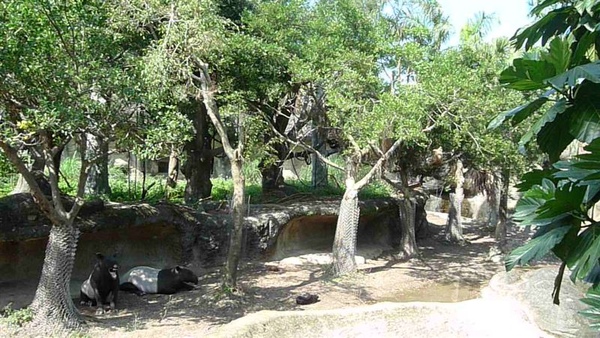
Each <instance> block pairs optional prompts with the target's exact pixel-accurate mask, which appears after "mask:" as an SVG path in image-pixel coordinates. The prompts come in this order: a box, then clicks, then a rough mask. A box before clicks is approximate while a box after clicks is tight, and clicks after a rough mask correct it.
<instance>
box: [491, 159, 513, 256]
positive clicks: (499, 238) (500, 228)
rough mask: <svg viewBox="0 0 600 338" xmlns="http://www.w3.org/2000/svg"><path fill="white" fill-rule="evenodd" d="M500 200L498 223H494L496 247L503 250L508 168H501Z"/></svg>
mask: <svg viewBox="0 0 600 338" xmlns="http://www.w3.org/2000/svg"><path fill="white" fill-rule="evenodd" d="M499 183H501V184H502V187H501V189H499V190H500V201H499V208H498V224H497V225H496V231H495V234H494V235H495V238H496V243H498V248H499V249H500V251H501V252H504V250H505V247H506V229H507V226H508V193H509V187H510V169H507V168H503V169H502V178H501V180H500V182H499Z"/></svg>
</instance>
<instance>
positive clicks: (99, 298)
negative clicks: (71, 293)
mask: <svg viewBox="0 0 600 338" xmlns="http://www.w3.org/2000/svg"><path fill="white" fill-rule="evenodd" d="M96 258H97V259H98V261H97V262H96V265H94V270H93V271H92V273H91V274H90V277H89V278H88V279H86V280H85V281H84V282H83V284H81V293H80V298H79V299H80V304H81V305H89V306H97V308H98V309H97V311H96V313H97V314H102V313H104V311H105V309H104V306H105V305H108V306H110V309H111V310H114V309H115V308H116V306H117V298H118V294H119V265H118V264H117V261H116V260H115V256H113V257H104V255H102V254H101V253H96Z"/></svg>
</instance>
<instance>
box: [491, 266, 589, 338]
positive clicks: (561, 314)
mask: <svg viewBox="0 0 600 338" xmlns="http://www.w3.org/2000/svg"><path fill="white" fill-rule="evenodd" d="M557 273H558V266H551V267H543V268H536V269H532V268H520V269H514V270H512V271H510V272H501V273H498V274H496V275H495V276H494V277H493V278H492V279H491V280H490V283H489V285H488V286H487V287H485V288H484V289H483V290H482V297H483V298H484V299H490V300H493V301H495V300H502V299H512V300H515V301H516V302H518V303H519V304H520V306H521V307H522V308H523V311H524V312H525V313H527V315H528V316H529V317H530V318H531V320H532V321H534V322H535V323H536V324H537V325H538V326H539V327H540V329H542V330H544V331H546V332H548V333H550V334H552V335H555V336H558V337H590V338H591V337H597V332H594V331H593V330H592V329H590V328H589V322H588V320H587V319H586V318H585V317H583V316H581V315H580V314H578V312H579V311H582V310H584V309H586V308H587V305H585V304H584V303H582V302H581V301H580V299H581V298H583V296H584V294H585V290H586V289H587V287H588V285H586V284H583V283H582V284H573V282H571V280H570V279H569V277H568V276H569V272H568V270H567V271H566V272H565V275H564V276H563V281H562V287H561V290H560V305H555V304H554V303H553V298H552V290H553V289H554V279H555V278H556V275H557Z"/></svg>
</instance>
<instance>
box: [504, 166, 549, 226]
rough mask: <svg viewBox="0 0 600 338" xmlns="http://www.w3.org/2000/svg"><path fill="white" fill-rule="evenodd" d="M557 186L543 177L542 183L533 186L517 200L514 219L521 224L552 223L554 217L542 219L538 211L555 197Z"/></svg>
mask: <svg viewBox="0 0 600 338" xmlns="http://www.w3.org/2000/svg"><path fill="white" fill-rule="evenodd" d="M555 191H556V187H555V184H554V182H552V181H551V180H549V179H545V178H544V179H542V182H541V184H540V185H536V186H533V187H532V188H531V189H529V190H528V191H527V192H525V194H524V195H523V197H521V198H520V199H519V201H518V202H517V206H516V208H515V213H514V215H513V219H514V220H516V221H517V222H519V225H521V226H527V225H536V226H538V225H546V224H549V223H552V221H553V220H552V219H548V220H541V219H539V218H538V212H539V210H540V208H542V207H543V206H544V205H545V204H546V203H548V201H551V200H552V199H554V194H555Z"/></svg>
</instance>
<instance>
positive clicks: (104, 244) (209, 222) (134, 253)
mask: <svg viewBox="0 0 600 338" xmlns="http://www.w3.org/2000/svg"><path fill="white" fill-rule="evenodd" d="M65 203H67V204H68V203H70V202H69V201H68V200H65ZM339 204H340V201H339V200H336V199H326V200H310V201H296V202H292V203H288V204H286V205H251V206H250V208H249V215H248V217H246V219H245V222H246V224H245V231H244V236H245V237H244V239H245V240H244V245H243V259H246V260H250V259H269V258H272V257H274V256H273V255H275V256H276V257H281V256H285V255H286V254H287V253H288V252H293V251H296V250H303V248H305V249H308V250H313V249H319V250H321V249H323V250H331V244H327V242H328V241H331V242H332V241H333V233H334V231H335V222H336V219H337V212H338V208H339ZM360 208H361V225H360V226H359V236H358V238H359V243H358V244H359V246H360V245H376V246H382V247H383V248H385V249H387V248H390V247H393V246H394V245H397V244H398V243H399V242H400V236H401V234H400V233H399V230H398V226H397V225H398V222H397V215H398V207H397V204H396V201H395V200H393V199H391V198H390V199H377V200H367V201H361V202H360ZM76 223H77V225H78V226H79V227H80V229H81V230H82V235H81V237H80V241H79V246H78V253H77V258H76V263H75V267H74V272H73V273H74V274H73V276H74V278H82V279H85V278H86V277H87V274H89V271H91V268H92V267H93V264H94V262H95V261H94V259H95V258H94V257H95V256H94V254H95V253H96V252H102V253H104V254H108V255H110V254H113V253H116V254H117V257H118V261H119V262H120V264H121V268H122V270H123V271H125V270H126V269H128V268H130V267H132V266H135V265H152V266H156V267H165V266H172V265H175V264H187V263H192V265H194V266H196V267H205V266H211V265H215V264H220V263H221V262H222V261H223V260H224V258H225V252H226V251H225V250H226V246H227V245H226V243H227V233H228V229H230V228H231V217H230V216H229V210H228V209H227V208H223V206H222V205H220V204H218V203H212V204H206V205H204V206H203V208H202V209H201V210H194V209H191V208H187V207H185V206H181V205H172V204H157V205H148V204H104V203H102V202H92V203H86V205H85V206H84V207H83V209H82V211H81V214H80V217H79V219H78V220H77V222H76ZM49 224H50V223H49V221H48V220H47V219H46V218H45V217H44V216H43V215H42V214H41V212H40V211H39V210H38V208H37V206H36V204H35V203H34V202H33V201H32V199H31V197H30V196H29V195H25V194H17V195H11V196H8V197H5V198H2V199H0V282H2V281H7V280H19V279H23V278H30V277H31V278H32V277H36V276H38V275H39V273H40V271H41V266H42V262H43V259H44V251H45V246H46V241H47V236H48V233H49V230H50V226H49ZM331 242H330V243H331Z"/></svg>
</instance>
